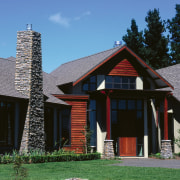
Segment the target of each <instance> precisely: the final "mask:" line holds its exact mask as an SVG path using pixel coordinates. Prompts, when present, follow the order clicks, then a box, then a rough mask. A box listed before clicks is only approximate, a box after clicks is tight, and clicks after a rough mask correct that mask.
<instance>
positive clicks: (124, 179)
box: [0, 160, 180, 180]
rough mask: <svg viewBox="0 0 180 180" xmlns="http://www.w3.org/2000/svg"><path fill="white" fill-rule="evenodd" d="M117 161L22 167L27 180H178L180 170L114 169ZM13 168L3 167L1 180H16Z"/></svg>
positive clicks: (0, 174) (24, 165)
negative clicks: (71, 179) (75, 179)
mask: <svg viewBox="0 0 180 180" xmlns="http://www.w3.org/2000/svg"><path fill="white" fill-rule="evenodd" d="M114 163H119V161H117V160H92V161H73V162H57V163H56V162H54V163H42V164H23V167H26V168H27V169H28V178H27V179H28V180H41V179H43V180H46V179H48V180H61V179H62V180H64V179H67V178H72V177H79V178H84V179H89V180H119V179H120V180H152V179H153V180H166V179H167V180H169V179H171V180H179V177H180V170H179V169H165V168H145V167H120V166H111V164H114ZM12 174H13V164H5V165H4V164H0V179H2V180H9V179H13V178H14V177H13V176H12Z"/></svg>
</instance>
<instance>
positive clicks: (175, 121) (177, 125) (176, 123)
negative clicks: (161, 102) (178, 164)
mask: <svg viewBox="0 0 180 180" xmlns="http://www.w3.org/2000/svg"><path fill="white" fill-rule="evenodd" d="M173 120H174V137H175V138H178V137H180V134H179V133H178V130H179V129H180V123H179V122H178V121H177V120H176V119H175V118H174V119H173ZM174 152H175V153H179V152H180V148H179V147H178V146H177V144H175V145H174Z"/></svg>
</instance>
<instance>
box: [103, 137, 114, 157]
mask: <svg viewBox="0 0 180 180" xmlns="http://www.w3.org/2000/svg"><path fill="white" fill-rule="evenodd" d="M104 158H105V159H111V158H114V148H113V140H105V141H104Z"/></svg>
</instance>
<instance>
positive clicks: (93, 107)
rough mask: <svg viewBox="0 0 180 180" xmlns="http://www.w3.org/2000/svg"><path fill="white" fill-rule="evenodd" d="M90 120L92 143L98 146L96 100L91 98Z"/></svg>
mask: <svg viewBox="0 0 180 180" xmlns="http://www.w3.org/2000/svg"><path fill="white" fill-rule="evenodd" d="M89 121H90V131H91V139H90V145H91V146H96V100H94V99H92V100H90V103H89Z"/></svg>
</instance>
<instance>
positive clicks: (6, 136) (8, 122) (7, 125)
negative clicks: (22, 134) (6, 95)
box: [0, 101, 14, 146]
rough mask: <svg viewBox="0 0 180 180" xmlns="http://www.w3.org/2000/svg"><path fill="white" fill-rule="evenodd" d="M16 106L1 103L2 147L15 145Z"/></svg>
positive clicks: (0, 137)
mask: <svg viewBox="0 0 180 180" xmlns="http://www.w3.org/2000/svg"><path fill="white" fill-rule="evenodd" d="M13 127H14V104H13V103H9V102H5V101H0V145H7V146H11V145H13V142H14V141H13V134H14V128H13Z"/></svg>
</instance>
